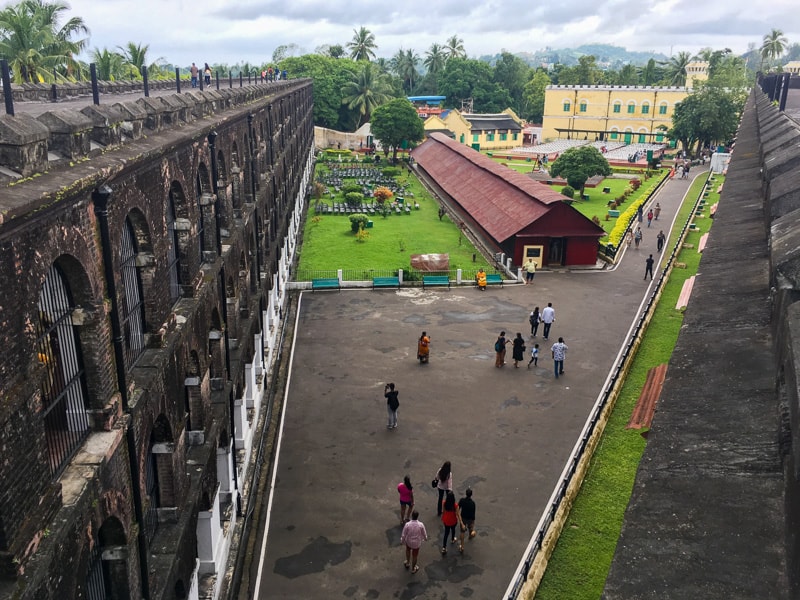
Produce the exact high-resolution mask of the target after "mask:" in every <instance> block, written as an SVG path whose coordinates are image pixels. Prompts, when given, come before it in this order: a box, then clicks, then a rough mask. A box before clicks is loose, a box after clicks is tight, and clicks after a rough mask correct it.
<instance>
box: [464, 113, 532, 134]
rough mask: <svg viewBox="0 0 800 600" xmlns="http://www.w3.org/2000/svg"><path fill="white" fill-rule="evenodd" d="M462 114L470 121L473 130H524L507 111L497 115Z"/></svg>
mask: <svg viewBox="0 0 800 600" xmlns="http://www.w3.org/2000/svg"><path fill="white" fill-rule="evenodd" d="M461 116H463V117H464V118H465V119H466V120H467V121H469V124H470V126H471V127H472V129H473V131H494V130H495V129H508V130H509V131H522V126H521V125H520V124H519V123H517V122H516V121H515V120H514V119H512V118H511V116H510V115H508V114H506V113H500V114H496V115H477V114H463V115H461Z"/></svg>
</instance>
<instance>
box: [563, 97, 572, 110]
mask: <svg viewBox="0 0 800 600" xmlns="http://www.w3.org/2000/svg"><path fill="white" fill-rule="evenodd" d="M562 106H563V108H564V112H569V111H570V109H571V108H572V102H570V101H569V100H564V101H563V103H562Z"/></svg>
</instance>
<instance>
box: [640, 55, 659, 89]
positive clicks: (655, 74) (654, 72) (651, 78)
mask: <svg viewBox="0 0 800 600" xmlns="http://www.w3.org/2000/svg"><path fill="white" fill-rule="evenodd" d="M662 77H663V69H662V68H661V67H658V66H657V65H656V61H655V59H654V58H651V59H650V60H648V61H647V64H646V65H645V66H644V67H642V72H641V75H640V79H641V82H642V85H655V83H656V82H657V81H658V80H660V79H661V78H662Z"/></svg>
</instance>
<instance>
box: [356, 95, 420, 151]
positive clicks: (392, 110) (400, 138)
mask: <svg viewBox="0 0 800 600" xmlns="http://www.w3.org/2000/svg"><path fill="white" fill-rule="evenodd" d="M370 127H371V129H372V134H373V135H374V136H375V138H376V139H377V140H379V141H380V143H381V145H382V146H383V147H384V148H391V149H392V157H393V158H394V159H395V161H396V160H397V149H398V148H400V147H401V146H402V145H403V144H404V143H405V144H407V145H408V146H409V147H411V146H412V145H414V144H416V143H417V142H419V141H421V140H422V138H423V136H424V134H425V130H424V128H423V126H422V119H420V118H419V116H417V111H416V110H415V109H414V107H413V106H412V105H411V102H409V101H408V100H407V99H405V98H395V99H394V100H391V101H389V102H387V103H386V104H384V105H382V106H379V107H378V108H376V109H375V112H373V113H372V120H371V121H370Z"/></svg>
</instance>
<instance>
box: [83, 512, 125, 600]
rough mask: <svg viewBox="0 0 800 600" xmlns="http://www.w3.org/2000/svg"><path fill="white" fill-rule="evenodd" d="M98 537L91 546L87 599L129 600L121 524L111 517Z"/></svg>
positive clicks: (123, 536) (101, 528) (123, 534)
mask: <svg viewBox="0 0 800 600" xmlns="http://www.w3.org/2000/svg"><path fill="white" fill-rule="evenodd" d="M98 537H99V538H100V539H99V540H94V543H93V544H92V555H91V558H90V565H89V576H88V578H87V588H88V589H87V594H86V597H87V598H103V599H104V600H129V599H130V597H131V596H130V582H129V581H128V544H127V536H126V535H125V529H124V528H123V527H122V523H120V522H119V519H117V518H116V517H109V518H108V519H107V520H106V521H105V522H104V523H103V525H102V526H101V527H100V531H99V536H98Z"/></svg>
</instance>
